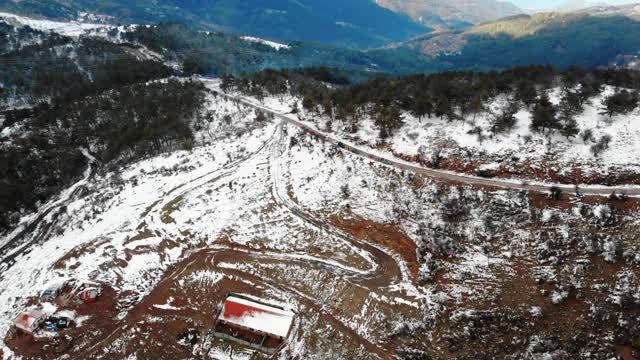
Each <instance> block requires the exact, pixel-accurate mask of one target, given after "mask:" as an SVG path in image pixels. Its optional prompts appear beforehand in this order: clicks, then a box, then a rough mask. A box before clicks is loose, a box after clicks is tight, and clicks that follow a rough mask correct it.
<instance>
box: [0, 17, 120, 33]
mask: <svg viewBox="0 0 640 360" xmlns="http://www.w3.org/2000/svg"><path fill="white" fill-rule="evenodd" d="M0 21H4V22H6V23H8V24H11V25H14V26H29V27H30V28H32V29H35V30H40V31H47V32H55V33H58V34H61V35H65V36H72V37H78V36H80V35H83V34H86V33H88V32H91V31H96V30H98V29H104V28H107V27H112V26H109V25H105V24H91V23H85V22H79V21H77V22H59V21H51V20H44V19H42V20H40V19H34V18H29V17H23V16H19V15H15V14H10V13H4V12H0Z"/></svg>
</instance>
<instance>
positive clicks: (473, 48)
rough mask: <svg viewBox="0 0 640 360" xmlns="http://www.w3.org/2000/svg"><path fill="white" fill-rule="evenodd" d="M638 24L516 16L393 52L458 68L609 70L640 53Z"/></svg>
mask: <svg viewBox="0 0 640 360" xmlns="http://www.w3.org/2000/svg"><path fill="white" fill-rule="evenodd" d="M638 34H640V22H638V21H636V20H634V19H632V18H630V17H627V16H621V15H612V16H592V15H589V14H585V13H541V14H536V15H533V16H529V15H520V16H515V17H511V18H506V19H502V20H499V21H496V22H491V23H485V24H481V25H478V26H476V27H473V28H470V29H467V30H458V31H448V32H443V33H436V34H427V35H424V36H421V37H417V38H415V39H412V40H410V41H407V42H404V43H400V44H394V45H392V46H391V48H408V49H413V50H417V51H419V52H420V53H421V54H422V55H423V56H424V57H426V58H430V59H435V60H436V61H437V62H439V63H446V64H448V65H449V66H451V67H452V68H456V69H504V68H508V67H510V66H514V65H534V64H551V65H554V66H557V67H561V68H567V67H568V66H571V65H580V66H585V67H598V66H611V65H612V64H613V63H614V62H615V61H616V59H617V58H619V57H620V56H635V55H637V54H638V51H640V36H638Z"/></svg>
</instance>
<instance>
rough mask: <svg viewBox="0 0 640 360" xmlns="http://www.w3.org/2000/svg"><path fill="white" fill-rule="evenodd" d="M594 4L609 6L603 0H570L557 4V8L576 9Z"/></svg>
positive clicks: (564, 9)
mask: <svg viewBox="0 0 640 360" xmlns="http://www.w3.org/2000/svg"><path fill="white" fill-rule="evenodd" d="M594 6H607V3H605V2H602V1H586V0H568V1H565V2H564V3H562V4H560V5H559V6H556V8H555V10H558V11H576V10H582V9H586V8H590V7H594Z"/></svg>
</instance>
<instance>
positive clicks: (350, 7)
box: [0, 0, 431, 47]
mask: <svg viewBox="0 0 640 360" xmlns="http://www.w3.org/2000/svg"><path fill="white" fill-rule="evenodd" d="M0 10H3V11H9V12H15V13H19V14H23V15H30V16H44V17H48V18H54V19H67V20H69V19H73V20H75V19H78V18H79V17H83V18H85V19H87V18H88V19H90V20H96V19H98V20H99V19H102V20H105V19H107V20H108V21H111V22H122V23H156V22H161V21H164V22H166V21H176V22H183V23H185V24H187V25H188V26H191V27H196V28H200V29H205V30H212V31H221V32H226V33H233V34H238V35H255V36H258V37H261V38H267V39H272V40H280V41H295V40H300V41H315V42H322V43H327V44H334V45H341V46H349V47H375V46H381V45H385V44H388V43H389V42H395V41H403V40H407V39H409V38H411V37H413V36H416V35H419V34H421V33H425V32H429V31H431V29H429V28H427V27H425V26H423V25H420V24H418V23H416V22H414V21H412V20H411V19H410V18H409V17H407V16H405V15H401V14H396V13H394V12H392V11H390V10H387V9H385V8H382V7H380V6H378V5H376V4H375V3H374V2H372V1H371V0H349V1H344V0H253V1H247V0H243V1H239V0H126V1H125V0H111V1H104V2H103V1H94V0H22V1H15V0H0ZM87 14H89V16H87Z"/></svg>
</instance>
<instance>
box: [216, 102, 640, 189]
mask: <svg viewBox="0 0 640 360" xmlns="http://www.w3.org/2000/svg"><path fill="white" fill-rule="evenodd" d="M216 92H217V93H218V94H220V95H222V96H224V97H227V98H229V99H232V100H235V101H238V102H240V103H242V104H244V105H246V106H249V107H252V108H254V109H258V110H261V111H264V112H267V113H269V114H272V115H273V116H275V117H277V118H278V119H280V120H282V121H284V122H286V123H288V124H291V125H294V126H296V127H298V128H300V129H302V130H304V131H306V132H308V133H310V134H313V135H315V136H317V137H319V138H321V139H324V140H325V141H328V142H330V143H333V144H336V145H337V146H339V147H340V148H342V149H344V150H347V151H349V152H351V153H354V154H356V155H359V156H362V157H365V158H367V159H370V160H372V161H375V162H378V163H381V164H385V165H388V166H392V167H395V168H397V169H400V170H406V171H410V172H413V173H416V174H420V175H425V176H429V177H432V178H434V179H440V180H447V181H454V182H461V183H465V184H472V185H481V186H489V187H496V188H501V189H509V190H526V191H535V192H550V191H551V190H552V189H555V188H557V189H560V190H562V191H563V192H567V193H578V194H580V195H592V196H610V195H611V194H614V193H616V194H625V195H627V196H640V186H599V185H568V184H553V183H539V182H536V183H533V184H531V183H528V182H527V181H526V180H518V179H497V178H483V177H479V176H473V175H467V174H462V173H456V172H453V171H447V170H439V169H431V168H426V167H422V166H416V165H412V164H409V163H407V162H403V161H398V160H394V159H389V158H386V157H383V156H380V155H376V154H373V153H370V152H367V151H366V150H365V149H362V148H358V147H356V146H353V145H351V144H349V143H347V142H344V141H342V140H339V139H336V138H334V137H332V136H330V135H328V134H326V133H324V132H322V131H319V130H318V129H316V128H314V127H312V126H310V125H308V124H305V123H303V122H301V121H300V120H298V119H295V118H293V117H291V116H289V115H287V114H281V113H279V112H276V111H274V110H272V109H269V108H266V107H264V106H261V105H257V104H254V103H252V102H250V101H249V100H247V99H245V98H241V97H237V96H233V95H229V94H225V93H224V92H222V91H216Z"/></svg>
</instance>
